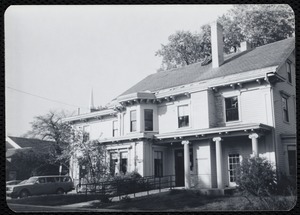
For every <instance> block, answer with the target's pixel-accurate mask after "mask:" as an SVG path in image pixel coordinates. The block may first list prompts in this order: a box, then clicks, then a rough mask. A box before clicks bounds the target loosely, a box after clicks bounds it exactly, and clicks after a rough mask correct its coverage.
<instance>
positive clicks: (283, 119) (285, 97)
mask: <svg viewBox="0 0 300 215" xmlns="http://www.w3.org/2000/svg"><path fill="white" fill-rule="evenodd" d="M288 98H289V96H287V95H285V94H281V98H280V102H281V111H282V121H283V122H285V123H289V122H290V114H289V103H288ZM283 99H284V100H285V101H286V111H287V120H286V119H285V112H284V110H285V109H284V106H283Z"/></svg>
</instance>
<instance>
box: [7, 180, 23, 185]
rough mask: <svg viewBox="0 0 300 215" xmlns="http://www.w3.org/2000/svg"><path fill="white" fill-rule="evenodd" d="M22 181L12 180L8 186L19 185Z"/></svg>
mask: <svg viewBox="0 0 300 215" xmlns="http://www.w3.org/2000/svg"><path fill="white" fill-rule="evenodd" d="M21 181H22V180H12V181H7V182H6V185H16V184H19V183H20V182H21Z"/></svg>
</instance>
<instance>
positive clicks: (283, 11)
mask: <svg viewBox="0 0 300 215" xmlns="http://www.w3.org/2000/svg"><path fill="white" fill-rule="evenodd" d="M218 21H219V22H220V23H221V24H222V25H223V35H224V51H225V53H230V52H235V51H236V50H237V48H238V47H239V44H240V42H242V41H248V42H250V43H251V44H253V46H255V47H257V46H261V45H265V44H268V43H271V42H275V41H279V40H282V39H286V38H288V37H291V36H293V35H294V32H295V18H294V12H293V10H292V8H291V7H290V6H288V5H284V4H277V5H268V4H265V5H235V6H234V7H233V8H232V9H231V10H229V11H228V13H227V14H225V15H223V16H221V17H219V18H218ZM168 40H169V42H168V44H166V45H163V44H162V45H161V49H159V50H158V51H157V52H156V54H155V55H156V56H160V57H162V65H161V68H160V69H159V71H160V70H168V69H172V68H179V67H182V66H185V65H189V64H192V63H196V62H200V61H202V60H203V59H204V58H205V56H206V55H207V54H210V53H211V45H210V26H209V25H204V26H201V29H200V32H195V33H191V32H189V31H177V32H175V34H172V35H170V36H169V38H168Z"/></svg>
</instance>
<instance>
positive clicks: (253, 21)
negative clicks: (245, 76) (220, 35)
mask: <svg viewBox="0 0 300 215" xmlns="http://www.w3.org/2000/svg"><path fill="white" fill-rule="evenodd" d="M225 17H226V19H228V18H230V19H231V20H232V22H231V24H230V25H229V26H230V27H233V29H236V30H238V31H239V33H240V34H241V35H242V38H243V39H245V40H246V41H249V42H251V43H252V44H254V45H255V46H261V45H265V44H268V43H271V42H275V41H279V40H282V39H286V38H288V37H291V36H293V33H294V32H295V18H294V12H293V10H292V8H291V7H290V6H289V5H286V4H274V5H273V4H272V5H271V4H262V5H236V6H234V8H233V9H231V10H230V11H229V13H228V14H227V15H226V16H225ZM236 33H237V32H236Z"/></svg>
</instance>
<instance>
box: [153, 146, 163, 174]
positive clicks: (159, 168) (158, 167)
mask: <svg viewBox="0 0 300 215" xmlns="http://www.w3.org/2000/svg"><path fill="white" fill-rule="evenodd" d="M154 176H155V177H162V176H163V153H162V152H160V151H155V152H154Z"/></svg>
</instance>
